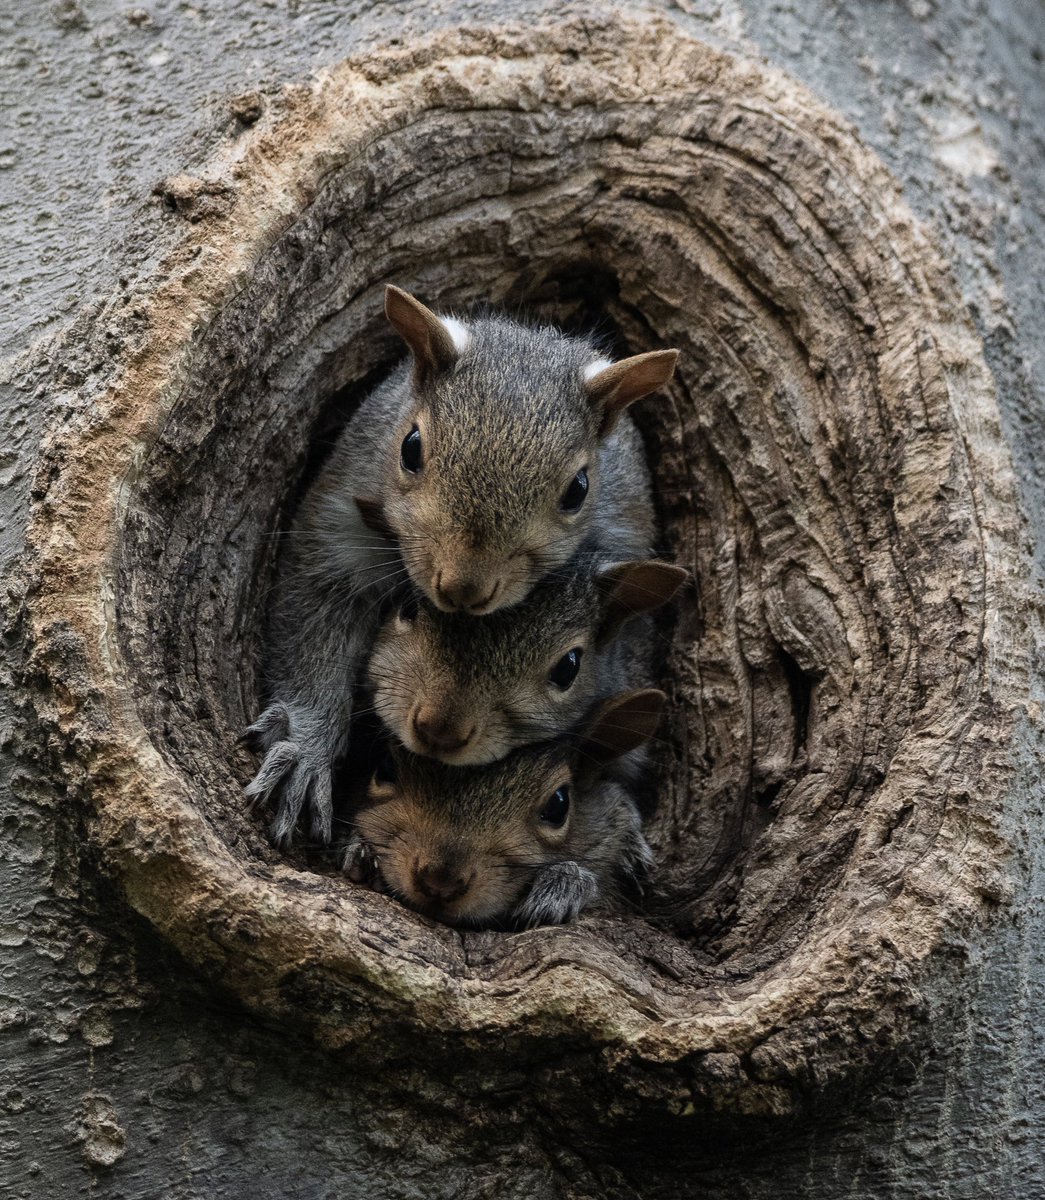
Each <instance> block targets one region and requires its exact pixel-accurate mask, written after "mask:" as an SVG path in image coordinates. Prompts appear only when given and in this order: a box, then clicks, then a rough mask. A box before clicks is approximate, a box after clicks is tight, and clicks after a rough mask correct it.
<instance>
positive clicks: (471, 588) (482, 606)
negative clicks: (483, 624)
mask: <svg viewBox="0 0 1045 1200" xmlns="http://www.w3.org/2000/svg"><path fill="white" fill-rule="evenodd" d="M433 586H434V589H435V599H436V601H437V602H438V604H439V606H440V607H441V608H444V609H445V610H446V611H448V612H459V611H461V610H462V609H463V610H464V611H466V612H470V613H475V614H479V613H484V612H487V611H488V610H489V609H490V608H491V607H492V605H493V603H494V601H495V600H496V599H497V596H498V593H499V592H500V590H501V581H500V579H496V580H494V583H493V586H492V587H491V586H490V583H489V580H485V579H474V578H472V577H471V576H468V575H464V574H457V573H456V572H452V571H450V570H439V571H436V573H435V580H434V583H433Z"/></svg>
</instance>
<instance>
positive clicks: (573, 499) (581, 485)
mask: <svg viewBox="0 0 1045 1200" xmlns="http://www.w3.org/2000/svg"><path fill="white" fill-rule="evenodd" d="M587 494H588V468H587V467H581V469H580V470H579V471H578V472H577V474H576V475H574V477H573V478H572V479H571V480H570V486H569V487H568V488H567V489H566V491H564V492H563V494H562V499H561V500H560V501H559V507H560V508H561V509H562V511H563V512H567V513H575V512H580V510H581V505H582V504H583V503H584V497H585V496H587Z"/></svg>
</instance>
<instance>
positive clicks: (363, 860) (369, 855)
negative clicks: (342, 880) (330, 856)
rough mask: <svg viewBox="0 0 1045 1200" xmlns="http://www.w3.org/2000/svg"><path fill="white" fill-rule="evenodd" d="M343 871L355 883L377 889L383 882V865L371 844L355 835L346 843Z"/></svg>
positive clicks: (342, 859)
mask: <svg viewBox="0 0 1045 1200" xmlns="http://www.w3.org/2000/svg"><path fill="white" fill-rule="evenodd" d="M341 870H342V871H343V872H344V873H345V874H346V875H347V876H348V878H349V879H351V880H352V882H353V883H361V884H364V885H365V886H366V887H370V888H372V887H376V886H377V885H378V884H379V883H380V880H381V865H380V863H379V862H378V858H377V854H376V852H375V851H374V848H373V846H371V845H370V843H369V842H364V841H363V839H362V838H361V837H359V836H358V835H354V836H352V837H351V838H349V840H348V841H347V842H346V843H345V846H344V849H343V851H342V854H341Z"/></svg>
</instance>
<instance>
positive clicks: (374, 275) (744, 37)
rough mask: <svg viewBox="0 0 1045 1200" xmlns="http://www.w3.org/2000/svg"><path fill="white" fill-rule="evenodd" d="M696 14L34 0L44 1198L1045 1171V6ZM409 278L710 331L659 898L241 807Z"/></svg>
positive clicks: (638, 330)
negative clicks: (395, 850) (348, 433)
mask: <svg viewBox="0 0 1045 1200" xmlns="http://www.w3.org/2000/svg"><path fill="white" fill-rule="evenodd" d="M653 7H654V8H655V10H656V12H655V13H651V14H650V15H649V16H643V17H636V16H635V14H631V16H630V17H629V18H628V19H626V20H625V19H624V18H623V17H622V16H620V15H619V14H617V15H614V14H610V15H609V16H607V15H605V14H603V15H602V16H597V15H595V16H593V15H592V14H591V13H590V12H589V11H587V10H585V9H583V8H577V9H576V10H570V9H566V10H564V9H563V7H562V6H549V5H546V4H525V5H512V6H510V11H509V6H506V5H504V4H496V3H489V4H484V3H480V4H470V5H464V4H453V3H451V4H449V5H447V6H443V7H441V8H439V9H438V11H437V12H433V11H432V10H431V7H430V6H427V5H407V6H403V5H395V6H392V5H387V6H386V5H376V6H374V7H372V8H366V9H363V8H360V9H358V10H356V9H352V10H350V11H346V10H345V9H344V7H343V6H339V5H324V4H310V3H304V2H303V3H290V4H288V6H287V7H286V8H285V9H283V8H281V9H275V8H272V9H258V10H256V11H254V10H251V11H250V12H246V11H240V10H238V9H236V8H235V7H234V6H232V5H230V4H218V5H215V6H211V7H207V8H203V7H200V8H194V7H191V6H181V5H170V6H167V5H163V4H155V5H150V6H146V7H140V8H124V7H120V6H110V5H107V4H91V3H88V2H87V0H83V2H82V3H78V2H77V0H62V2H61V3H56V4H54V5H51V6H50V7H49V8H46V9H45V8H40V9H38V10H36V9H33V10H28V9H27V10H26V11H24V12H20V13H18V14H17V15H15V14H10V15H8V16H6V17H5V18H4V23H5V42H6V43H7V45H8V47H9V51H10V52H9V54H8V56H7V71H6V73H5V85H4V86H5V99H6V101H7V106H8V114H9V122H8V124H9V130H8V132H7V135H6V139H7V140H6V143H5V146H4V147H2V148H0V166H2V167H4V168H5V175H4V176H3V178H4V180H5V199H7V200H8V203H7V204H6V214H7V218H8V227H9V229H10V230H11V232H12V235H13V236H12V237H11V238H10V239H9V241H10V242H11V243H12V250H11V252H10V253H9V257H8V260H7V262H8V297H9V303H8V304H7V305H5V306H4V312H3V335H4V347H5V350H6V352H7V353H8V354H9V355H10V358H9V360H8V367H7V371H6V378H7V386H6V388H5V391H4V393H3V397H4V405H3V409H2V413H3V416H2V421H3V430H4V441H3V450H2V453H3V461H2V463H0V467H2V470H3V475H2V476H0V478H2V479H3V481H4V484H5V489H4V492H3V493H2V494H0V552H2V554H3V556H4V565H5V577H6V579H7V581H8V587H7V593H8V595H7V599H6V604H5V609H6V611H7V613H8V616H9V620H8V624H7V637H6V639H5V642H4V660H3V661H4V669H5V688H4V695H3V698H2V704H3V710H2V711H3V713H4V716H3V721H4V724H3V726H2V728H3V729H4V730H5V736H4V738H3V739H2V740H0V755H2V758H0V761H2V762H3V764H4V768H5V771H4V782H5V790H4V794H3V804H4V817H5V819H4V823H3V841H2V850H3V854H4V859H5V865H6V867H7V880H8V883H7V888H6V892H5V896H6V901H5V905H6V908H5V916H4V920H3V922H2V935H0V945H2V946H3V947H4V954H5V956H6V957H7V963H6V965H5V970H4V984H3V989H2V996H0V1029H2V1030H3V1032H4V1037H5V1039H6V1042H7V1053H6V1054H5V1056H4V1065H3V1068H2V1071H3V1075H4V1079H3V1083H2V1086H0V1098H2V1100H3V1104H4V1117H3V1124H2V1129H3V1134H4V1136H3V1138H2V1140H0V1147H2V1151H0V1152H2V1154H3V1162H4V1167H3V1173H2V1175H0V1188H6V1189H7V1190H8V1191H9V1192H10V1194H11V1195H24V1196H48V1197H51V1196H65V1195H75V1194H79V1193H81V1192H83V1193H85V1194H86V1193H87V1192H90V1191H95V1192H100V1193H101V1194H104V1195H113V1196H120V1195H127V1196H143V1197H144V1196H152V1195H161V1194H162V1195H165V1196H172V1197H189V1196H196V1195H199V1196H214V1195H219V1196H246V1195H252V1196H272V1197H299V1196H300V1197H321V1196H328V1195H330V1196H335V1195H336V1196H356V1195H359V1196H363V1195H374V1194H379V1195H380V1194H387V1195H390V1196H410V1195H418V1196H424V1197H435V1196H472V1195H475V1196H482V1195H490V1196H503V1195H508V1196H515V1195H518V1196H520V1197H522V1196H526V1197H531V1196H560V1195H561V1196H621V1197H630V1196H638V1195H643V1196H645V1195H649V1196H663V1197H682V1196H687V1197H688V1196H692V1195H704V1194H706V1195H709V1196H718V1195H721V1196H734V1195H750V1196H770V1195H772V1196H796V1197H797V1196H803V1197H823V1198H825V1200H827V1198H832V1200H833V1198H834V1197H838V1196H851V1197H868V1198H877V1197H882V1196H905V1197H906V1196H911V1197H913V1196H933V1197H936V1196H941V1195H942V1196H952V1197H964V1196H968V1197H979V1196H982V1195H984V1194H993V1195H995V1196H1006V1197H1007V1196H1013V1197H1016V1196H1020V1197H1023V1196H1034V1195H1038V1194H1041V1195H1045V1146H1043V1142H1045V1139H1043V1137H1042V1133H1041V1125H1042V1118H1043V1117H1045V1090H1043V1085H1042V1083H1041V1079H1042V1069H1041V1068H1042V1057H1043V1055H1042V1051H1043V1046H1042V1034H1041V1032H1040V1031H1041V1028H1042V1025H1043V1021H1042V1017H1043V1016H1045V1013H1043V1011H1042V1010H1043V1001H1042V998H1041V997H1042V991H1041V985H1042V983H1043V982H1045V964H1043V961H1042V958H1041V954H1040V952H1039V950H1038V947H1039V945H1040V942H1041V936H1042V933H1043V932H1045V931H1043V928H1042V927H1043V920H1042V917H1043V912H1042V900H1041V895H1042V890H1043V889H1042V879H1043V866H1045V864H1043V861H1042V841H1043V839H1042V836H1041V832H1040V820H1036V818H1040V815H1041V809H1042V804H1041V787H1040V773H1041V770H1040V768H1041V762H1042V744H1041V736H1040V727H1041V709H1040V704H1041V692H1042V688H1041V683H1040V674H1041V672H1040V669H1039V667H1040V649H1041V645H1042V639H1041V633H1042V626H1041V604H1040V599H1039V585H1038V582H1037V581H1038V578H1039V576H1040V571H1041V567H1042V565H1043V561H1045V553H1043V548H1042V547H1043V539H1042V537H1041V531H1042V528H1043V525H1045V489H1043V485H1042V482H1041V475H1040V471H1039V470H1036V464H1037V463H1038V462H1040V461H1041V455H1042V453H1043V452H1045V424H1043V419H1042V407H1041V399H1042V381H1041V377H1040V366H1039V363H1038V358H1039V355H1038V352H1037V349H1036V345H1037V332H1038V330H1037V322H1036V320H1035V318H1039V319H1040V315H1041V304H1040V298H1041V290H1042V284H1041V280H1042V279H1043V278H1045V270H1043V268H1045V262H1043V259H1045V254H1043V251H1042V237H1041V235H1042V232H1043V226H1045V221H1043V219H1042V218H1043V211H1042V207H1043V206H1042V200H1041V195H1042V186H1041V185H1042V183H1043V182H1045V180H1043V172H1042V162H1043V155H1042V135H1041V132H1040V131H1041V129H1042V128H1045V124H1043V121H1042V118H1043V117H1045V111H1043V110H1045V99H1043V96H1045V89H1043V87H1042V82H1041V55H1042V51H1043V49H1045V47H1043V41H1045V16H1043V11H1042V9H1041V7H1040V6H1039V5H1038V4H1037V3H1036V2H1026V3H1010V4H997V5H991V4H987V5H975V6H974V5H965V4H960V3H947V4H937V5H931V4H927V3H926V4H920V3H914V2H912V3H911V4H910V5H909V6H908V7H907V8H903V9H901V8H899V7H892V6H890V7H886V6H882V5H878V4H867V5H860V4H841V5H836V6H833V7H832V9H831V11H830V12H829V13H825V12H824V11H822V10H821V8H820V7H819V6H814V5H811V4H799V5H795V6H788V7H787V8H786V9H785V8H781V7H778V6H775V5H769V4H766V5H763V4H759V3H745V4H731V3H723V4H721V5H702V4H699V3H698V4H690V3H685V4H683V3H679V4H677V5H666V4H665V5H659V6H653ZM571 12H572V13H573V15H571ZM657 18H659V19H657ZM462 25H464V26H466V28H464V29H462V28H461V26H462ZM762 57H764V58H765V59H766V60H768V65H763V64H761V63H760V62H759V60H760V59H761V58H762ZM317 72H318V73H319V74H318V76H317V75H316V73H317ZM883 163H884V165H883ZM890 172H891V173H892V174H890ZM895 179H899V181H900V183H901V184H902V189H903V191H902V194H901V193H900V191H899V190H898V188H897V186H896V183H895ZM391 279H395V280H396V281H397V282H403V283H405V284H406V285H407V286H411V287H414V288H416V290H418V291H419V292H421V293H422V294H424V295H425V296H426V298H430V299H432V300H433V301H436V302H439V303H442V304H447V305H452V304H455V303H456V304H466V303H469V302H471V301H473V300H476V299H479V298H485V297H489V298H493V299H496V300H499V301H502V302H505V303H509V304H512V303H517V302H523V303H526V304H528V305H530V306H531V307H533V308H535V309H537V310H538V311H542V312H546V313H547V314H549V315H551V316H553V317H554V318H555V319H557V320H560V321H565V322H570V321H579V322H584V321H590V320H591V319H593V318H598V319H600V320H601V321H602V322H603V323H604V327H605V328H607V329H608V330H609V331H610V332H611V333H612V335H613V336H614V337H615V338H617V339H618V340H619V343H620V345H621V346H629V347H632V348H634V349H636V350H638V349H646V348H648V347H651V346H655V345H668V344H670V345H679V346H680V347H681V348H682V350H683V357H682V362H681V365H680V371H679V380H678V385H677V387H676V389H675V390H674V392H673V393H672V396H671V401H670V403H668V404H662V405H660V406H659V407H655V406H652V405H651V406H647V408H646V410H645V412H644V413H643V414H642V417H641V423H642V427H643V432H644V434H645V436H646V439H647V444H648V446H649V449H650V453H651V459H652V461H653V463H654V465H655V469H656V472H657V477H658V482H659V487H660V495H661V515H662V519H663V522H664V528H665V538H666V543H667V544H668V546H669V547H670V549H671V550H672V551H673V552H674V553H675V554H676V555H677V556H678V558H679V559H680V560H681V561H685V562H687V563H688V564H689V565H691V566H692V567H693V568H694V570H695V574H696V576H697V580H698V591H697V594H696V595H694V596H693V597H691V598H690V601H689V603H688V604H687V605H685V606H684V607H683V609H682V612H681V615H680V617H679V620H678V622H677V624H676V626H675V627H674V629H671V630H665V633H666V634H669V635H670V639H671V641H670V645H671V649H670V653H669V656H668V658H669V661H668V662H667V664H666V668H665V669H666V672H667V675H666V682H667V683H668V685H669V686H670V687H671V688H672V689H673V695H674V697H675V700H676V704H675V712H676V714H677V716H676V719H675V721H674V723H673V728H672V730H671V736H670V739H669V745H668V746H667V748H666V751H665V766H664V773H663V777H662V780H661V789H660V790H661V797H660V805H659V808H658V810H657V814H656V815H655V817H654V818H653V821H652V824H651V836H652V840H653V841H654V844H655V846H656V848H657V850H658V857H659V860H660V871H659V875H658V881H657V885H656V888H655V889H654V892H653V894H652V895H651V897H650V898H649V899H648V901H647V903H646V905H645V907H644V908H643V909H641V910H639V911H636V912H631V913H625V914H616V915H613V914H611V915H603V916H597V917H592V918H589V919H586V920H585V921H583V922H581V923H580V924H578V925H577V926H574V927H570V928H567V929H565V930H544V931H535V932H534V933H532V934H526V935H521V936H519V937H517V938H513V937H506V936H505V935H499V934H467V935H460V934H457V933H453V932H450V931H446V930H440V929H435V928H433V927H431V926H429V925H427V924H425V923H423V922H420V921H419V920H416V919H415V918H413V917H412V916H411V915H409V914H407V913H406V912H405V911H403V910H400V909H397V908H395V907H394V906H392V905H391V904H390V903H389V902H387V901H386V900H385V899H384V898H383V897H376V896H372V895H370V894H368V893H365V892H362V891H360V890H359V889H354V888H352V887H351V886H350V885H348V884H347V883H346V881H344V880H342V879H340V878H338V877H337V876H335V875H334V874H332V873H331V872H330V871H329V870H328V869H326V868H325V867H324V865H323V863H322V862H321V861H320V860H319V859H318V858H317V857H316V856H310V855H309V854H308V852H307V851H302V852H300V853H298V854H297V855H296V856H295V857H291V858H289V859H288V858H286V857H285V856H281V855H278V854H276V853H275V852H274V851H272V850H271V849H270V848H269V847H268V845H267V843H266V842H265V839H264V837H263V833H262V825H261V823H260V821H259V819H258V818H257V816H256V815H252V814H249V813H247V812H245V811H244V810H243V808H242V805H241V802H240V800H239V786H240V784H241V782H242V781H243V780H244V779H245V778H247V777H249V773H250V764H249V761H248V759H247V757H246V755H245V753H244V752H243V751H237V750H235V749H234V747H233V741H234V738H235V734H236V732H238V729H239V728H240V727H241V726H242V724H243V723H244V722H245V720H246V718H247V715H248V714H249V713H250V712H251V711H252V709H253V707H254V706H255V703H256V679H255V675H256V662H257V656H258V653H259V647H258V631H259V630H260V628H261V624H262V622H261V614H262V612H263V609H264V600H265V593H266V589H267V586H268V582H269V581H270V579H271V571H272V561H273V554H272V541H271V539H270V538H269V537H268V534H269V533H270V532H271V531H272V530H273V529H275V528H277V527H278V525H279V522H280V520H281V518H282V516H283V515H285V512H286V509H287V506H288V504H290V503H292V501H293V496H294V492H295V488H296V487H298V486H299V485H300V479H301V477H302V474H303V472H307V470H308V469H309V463H310V462H311V461H313V460H314V456H315V454H316V453H317V452H318V451H317V447H321V445H322V442H323V440H324V437H325V435H326V434H327V433H328V432H329V429H330V427H331V424H332V423H333V422H336V421H337V420H338V419H339V415H343V411H344V408H345V407H346V406H349V405H351V404H352V403H353V402H354V399H355V398H356V397H357V396H358V389H359V387H360V386H363V385H365V383H366V382H367V381H368V380H370V379H372V378H374V376H375V375H376V373H378V372H379V371H380V370H381V369H383V367H384V366H387V363H388V362H389V360H390V355H392V354H393V353H394V352H393V350H392V346H391V342H390V340H389V339H388V337H387V335H386V333H385V332H384V331H383V329H382V327H381V322H380V320H379V306H378V305H377V303H375V296H377V295H379V292H380V286H381V284H382V283H383V282H384V281H385V280H391ZM1021 522H1022V523H1021Z"/></svg>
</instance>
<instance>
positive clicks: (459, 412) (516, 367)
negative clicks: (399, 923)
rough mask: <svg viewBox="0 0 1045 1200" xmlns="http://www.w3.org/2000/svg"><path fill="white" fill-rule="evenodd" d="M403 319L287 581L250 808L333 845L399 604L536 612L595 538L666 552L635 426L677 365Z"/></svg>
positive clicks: (284, 563) (337, 450)
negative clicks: (642, 407)
mask: <svg viewBox="0 0 1045 1200" xmlns="http://www.w3.org/2000/svg"><path fill="white" fill-rule="evenodd" d="M385 312H386V315H387V316H388V319H389V320H390V321H391V323H392V325H393V326H394V327H395V328H396V330H397V331H398V332H399V333H400V335H401V336H402V337H403V339H404V340H405V342H406V343H407V346H408V347H409V349H410V352H411V354H410V358H409V359H408V360H407V361H406V362H404V363H402V364H401V365H400V366H399V367H398V368H397V369H395V370H394V371H393V372H392V373H391V375H390V376H389V377H388V379H387V380H385V382H384V383H382V384H381V385H379V386H378V387H377V388H376V389H375V390H374V391H373V392H372V393H371V394H370V395H369V396H368V397H367V398H366V399H365V400H364V401H363V402H362V404H360V406H359V408H358V409H357V410H356V412H355V414H354V415H353V416H352V418H351V420H350V421H349V422H348V424H347V426H346V427H345V429H344V431H343V432H342V434H341V435H340V437H339V438H338V440H337V443H336V445H335V447H334V449H333V451H332V453H331V455H330V457H329V459H328V460H327V462H326V463H325V464H324V466H323V468H322V470H321V471H320V473H319V475H318V477H317V479H316V480H315V482H314V484H313V485H312V487H311V488H310V489H309V491H308V493H307V494H306V496H305V498H304V500H303V501H302V504H301V507H300V511H299V512H298V514H297V518H296V520H295V522H294V524H293V527H292V529H291V531H290V534H289V536H288V539H287V545H286V551H285V553H284V555H283V557H282V559H281V562H280V564H279V568H278V572H277V580H276V586H275V589H274V593H275V594H274V601H273V604H272V608H271V613H270V620H269V630H268V645H267V651H268V661H267V663H266V670H265V677H266V680H267V684H268V694H269V703H268V705H267V707H266V708H265V709H264V711H263V712H262V713H261V715H260V716H259V718H258V719H257V721H256V722H255V723H254V724H253V725H251V726H250V727H249V729H247V731H246V732H245V735H244V736H245V738H247V739H248V740H250V741H252V742H253V743H254V744H255V745H256V746H257V747H258V748H259V749H260V750H261V751H263V752H264V758H263V760H262V763H261V766H260V768H259V770H258V772H257V774H256V775H255V777H254V779H253V780H252V781H251V782H250V783H249V784H248V785H247V788H246V794H247V795H248V796H249V797H251V798H252V799H253V800H255V801H265V800H268V799H269V798H273V797H274V798H276V799H277V802H278V806H277V813H276V817H275V820H274V822H273V825H272V835H273V838H274V840H275V841H276V842H277V843H278V844H282V845H286V844H287V843H288V842H289V841H290V838H291V836H292V834H293V832H294V829H295V828H296V826H297V823H298V820H299V817H300V815H301V814H302V812H303V811H305V810H307V811H308V813H309V815H310V824H311V832H312V836H313V837H314V838H316V839H317V840H319V841H321V842H323V843H327V842H329V841H330V836H331V821H332V771H333V768H334V765H335V764H336V762H337V761H338V760H339V759H340V758H341V757H343V756H344V755H345V753H346V751H347V749H348V744H349V727H350V719H351V716H352V702H353V694H354V691H355V688H356V685H357V684H358V683H359V681H360V676H361V674H362V670H363V664H364V661H365V659H366V656H367V654H368V653H369V651H370V649H371V647H372V645H373V642H374V638H375V636H376V633H377V630H378V628H379V626H380V623H381V619H382V614H383V608H382V606H383V605H386V604H389V603H394V602H395V601H396V598H397V596H398V595H399V594H401V593H402V592H403V591H404V590H405V588H406V585H407V582H408V581H410V582H412V583H413V585H414V586H416V587H417V588H418V589H419V590H420V591H422V592H423V593H424V594H425V595H426V596H427V597H428V599H429V600H430V601H431V603H432V604H434V605H435V606H436V607H437V608H440V609H443V610H445V611H459V612H466V613H469V614H472V615H473V616H482V615H484V614H487V613H492V612H495V611H496V610H498V609H501V608H504V607H507V606H509V605H512V604H517V603H518V602H519V601H521V600H522V599H523V598H524V597H525V596H526V595H527V593H528V592H529V591H530V589H531V588H532V587H533V585H534V584H535V583H536V582H537V580H538V579H540V578H541V577H543V576H545V575H547V574H548V573H549V572H550V571H552V570H554V569H555V568H557V567H559V566H560V565H561V564H563V563H564V562H566V561H567V560H568V559H569V558H570V557H571V555H572V554H573V553H574V552H575V551H576V549H577V548H578V547H579V546H580V544H581V542H582V541H583V540H585V539H590V540H591V541H592V543H593V544H595V545H606V546H607V547H612V553H613V554H615V555H617V556H618V557H620V558H622V559H629V558H638V557H641V556H643V555H645V554H648V553H649V549H650V546H651V544H652V541H653V520H652V512H651V510H650V506H649V503H648V499H647V500H646V501H645V502H642V501H641V500H640V502H638V503H637V502H636V497H640V498H641V497H647V498H648V492H649V477H648V473H647V470H646V465H645V462H644V460H643V455H642V447H641V443H640V441H639V438H638V434H637V432H636V431H635V429H634V427H633V426H632V425H631V423H630V421H629V420H628V419H627V418H626V417H625V416H624V411H625V409H626V408H627V407H628V405H630V404H631V403H632V402H634V401H635V400H638V399H639V398H640V397H642V396H645V395H647V394H649V393H650V392H652V391H654V390H655V389H657V388H658V387H660V386H662V385H663V384H664V383H666V382H667V380H668V379H670V377H671V374H672V372H673V371H674V367H675V361H676V358H677V352H676V351H674V350H664V351H652V352H650V353H647V354H640V355H637V356H635V357H633V358H628V359H624V360H623V361H621V362H618V363H611V362H610V361H609V360H608V359H606V358H605V357H604V356H603V355H602V353H601V352H600V350H599V349H598V347H597V346H596V344H595V343H594V342H593V341H591V340H590V339H586V338H578V337H571V336H567V335H566V334H564V333H562V332H560V331H559V330H557V329H554V328H550V327H542V328H531V327H528V326H524V325H521V324H519V323H518V322H515V321H512V320H509V319H507V318H505V317H499V316H491V317H482V318H476V319H469V320H466V321H464V320H457V319H455V318H450V317H439V316H437V315H436V314H435V313H433V312H431V311H430V310H429V309H427V308H426V307H425V306H424V305H423V304H421V303H420V301H418V300H416V299H415V298H414V297H412V296H410V295H408V294H407V293H406V292H403V291H401V290H399V289H398V288H394V287H389V288H387V290H386V293H385Z"/></svg>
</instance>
